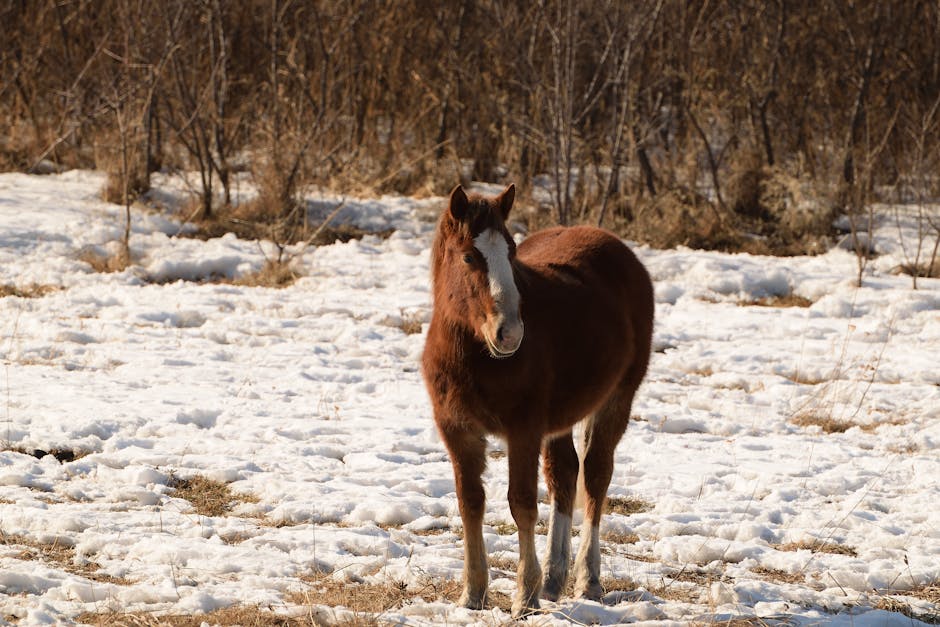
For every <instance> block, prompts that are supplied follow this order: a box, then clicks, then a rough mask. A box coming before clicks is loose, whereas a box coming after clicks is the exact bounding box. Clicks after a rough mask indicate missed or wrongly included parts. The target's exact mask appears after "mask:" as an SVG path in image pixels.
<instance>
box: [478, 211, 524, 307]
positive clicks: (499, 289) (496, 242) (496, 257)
mask: <svg viewBox="0 0 940 627" xmlns="http://www.w3.org/2000/svg"><path fill="white" fill-rule="evenodd" d="M473 245H474V246H475V247H476V249H477V250H479V251H480V253H481V254H482V255H483V258H484V259H486V267H487V268H488V270H489V279H490V294H492V296H493V300H494V301H496V306H497V307H498V308H499V310H500V313H502V314H503V315H508V316H515V315H516V314H517V312H518V311H519V290H518V289H517V288H516V281H515V279H514V278H513V276H512V266H511V265H510V264H509V244H507V243H506V238H504V237H503V234H502V233H500V232H499V231H497V230H496V229H486V230H485V231H483V232H482V233H480V234H479V235H477V236H476V237H475V238H474V240H473Z"/></svg>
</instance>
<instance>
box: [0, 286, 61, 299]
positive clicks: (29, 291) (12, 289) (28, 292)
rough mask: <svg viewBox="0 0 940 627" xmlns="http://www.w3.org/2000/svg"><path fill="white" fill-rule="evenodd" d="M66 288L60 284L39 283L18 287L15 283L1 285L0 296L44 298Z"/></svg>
mask: <svg viewBox="0 0 940 627" xmlns="http://www.w3.org/2000/svg"><path fill="white" fill-rule="evenodd" d="M61 289H64V288H62V287H61V286H59V285H39V284H37V283H31V284H29V285H27V286H25V287H16V286H15V285H0V298H5V297H7V296H15V297H17V298H42V297H43V296H48V295H49V294H52V293H53V292H58V291H59V290H61Z"/></svg>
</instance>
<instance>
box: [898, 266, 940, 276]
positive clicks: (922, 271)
mask: <svg viewBox="0 0 940 627" xmlns="http://www.w3.org/2000/svg"><path fill="white" fill-rule="evenodd" d="M893 272H894V273H895V274H906V275H907V276H913V277H917V278H919V279H940V262H937V263H935V262H929V263H920V264H915V263H902V264H901V265H899V266H898V267H897V268H894V270H893Z"/></svg>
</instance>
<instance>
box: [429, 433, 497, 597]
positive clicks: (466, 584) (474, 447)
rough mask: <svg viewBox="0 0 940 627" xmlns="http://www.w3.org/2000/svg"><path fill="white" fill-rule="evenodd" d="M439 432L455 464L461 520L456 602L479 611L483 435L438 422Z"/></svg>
mask: <svg viewBox="0 0 940 627" xmlns="http://www.w3.org/2000/svg"><path fill="white" fill-rule="evenodd" d="M440 433H441V437H442V439H443V440H444V444H445V445H446V446H447V450H448V452H449V453H450V461H451V464H452V465H453V467H454V484H455V486H456V488H457V505H458V507H459V508H460V518H461V520H462V521H463V549H464V570H463V594H461V595H460V601H458V603H460V605H462V606H464V607H468V608H470V609H474V610H481V609H483V605H484V604H485V603H486V586H487V580H488V578H489V570H488V568H487V564H486V546H485V545H484V543H483V513H484V510H485V508H486V493H485V492H484V490H483V480H482V475H483V470H484V468H485V467H486V438H485V436H484V434H483V433H482V432H480V431H476V430H473V429H466V428H463V427H453V426H451V425H448V424H445V425H441V427H440Z"/></svg>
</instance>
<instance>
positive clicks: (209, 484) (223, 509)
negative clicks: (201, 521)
mask: <svg viewBox="0 0 940 627" xmlns="http://www.w3.org/2000/svg"><path fill="white" fill-rule="evenodd" d="M168 485H169V487H171V488H173V489H174V490H175V492H174V493H173V496H175V497H177V498H181V499H185V500H187V501H189V502H190V503H191V504H192V506H193V509H194V510H195V511H196V513H197V514H200V515H202V516H224V515H226V514H228V513H229V512H230V511H231V510H232V508H233V507H234V506H235V505H236V504H238V503H257V502H258V499H257V497H255V496H252V495H250V494H239V493H236V492H233V491H232V489H231V488H230V487H229V486H228V484H226V483H223V482H221V481H216V480H214V479H209V478H208V477H206V476H204V475H193V476H192V477H189V478H188V479H182V478H179V477H170V481H169V483H168Z"/></svg>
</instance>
